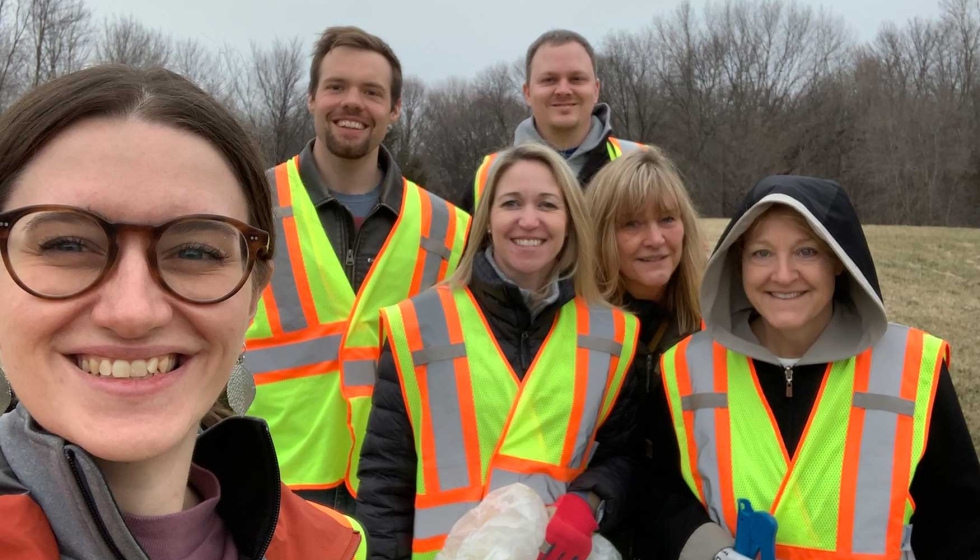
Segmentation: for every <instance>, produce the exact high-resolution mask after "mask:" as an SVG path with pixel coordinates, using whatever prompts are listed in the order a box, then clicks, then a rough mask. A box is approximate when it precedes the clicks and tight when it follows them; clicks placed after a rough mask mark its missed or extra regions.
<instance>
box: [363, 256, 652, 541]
mask: <svg viewBox="0 0 980 560" xmlns="http://www.w3.org/2000/svg"><path fill="white" fill-rule="evenodd" d="M470 289H471V291H472V293H473V296H474V298H475V299H476V302H477V304H478V305H479V306H480V309H481V310H482V311H483V314H484V315H485V316H486V318H487V322H488V323H489V324H490V330H491V331H492V332H493V335H494V337H495V338H496V339H497V342H498V344H499V345H500V349H501V351H502V352H503V353H504V355H505V356H506V357H507V360H508V361H509V362H510V365H511V367H512V368H513V369H514V372H515V373H516V374H517V375H518V377H520V378H521V379H523V377H524V374H525V373H526V372H527V370H528V368H529V367H530V365H531V362H532V361H533V360H534V357H535V355H536V354H537V352H538V350H539V348H540V347H541V344H542V343H543V342H544V340H545V338H546V337H547V335H548V332H549V331H550V330H551V326H552V324H553V323H554V320H555V316H556V314H557V312H558V310H559V309H561V307H562V306H563V305H564V304H565V303H567V302H569V301H571V300H572V299H573V298H574V293H573V288H572V286H571V283H570V282H568V281H565V282H561V283H560V284H559V297H558V301H556V302H555V303H553V304H551V305H549V306H548V307H547V308H545V309H544V310H543V311H541V313H540V314H539V315H538V316H537V317H536V318H535V319H534V320H533V321H532V320H531V313H530V312H529V311H528V309H527V307H526V305H525V304H524V300H523V299H522V297H521V294H520V291H519V290H518V288H517V287H516V286H514V285H512V284H509V283H506V282H504V281H503V280H501V279H500V278H499V276H497V274H496V272H495V271H494V270H493V268H492V266H491V265H490V264H489V263H488V262H487V261H486V259H485V257H484V256H483V255H482V254H481V255H479V256H478V257H477V260H476V262H475V263H474V273H473V281H472V283H471V285H470ZM638 388H639V385H638V383H637V375H636V373H635V371H631V372H629V374H628V375H627V378H626V382H625V385H624V387H623V389H622V391H621V393H620V396H619V399H618V400H617V401H616V404H615V405H614V407H613V410H612V413H611V414H610V416H609V418H608V419H607V420H606V422H605V424H603V425H602V427H601V428H599V431H598V433H597V435H596V441H597V442H598V443H599V445H598V447H597V450H596V453H595V456H594V457H593V458H592V462H591V463H590V464H589V468H588V470H587V471H586V472H584V473H583V474H582V475H581V476H579V477H578V478H577V479H575V480H574V481H573V482H572V484H571V485H570V486H569V491H573V492H594V493H595V494H596V495H598V496H599V497H600V498H601V499H603V500H605V515H604V517H603V520H602V523H601V527H600V530H601V531H602V532H603V533H606V532H608V531H612V530H614V529H615V528H616V526H617V525H618V524H619V523H621V522H622V520H623V518H624V517H625V516H627V515H628V514H629V511H630V510H631V506H630V501H631V500H630V498H631V486H632V483H633V479H634V476H635V473H636V472H637V470H638V468H639V450H640V449H642V443H641V442H642V434H640V433H639V431H638V430H636V429H634V427H635V426H636V417H637V404H638V400H637V391H638ZM373 404H374V408H373V409H372V411H371V418H370V420H369V421H368V429H367V437H366V439H365V441H364V447H363V449H362V451H361V463H360V469H359V470H358V476H359V477H360V480H361V485H360V488H359V490H358V495H357V513H356V517H357V520H358V521H359V522H361V523H362V524H363V526H364V529H365V532H366V533H367V534H368V535H369V537H368V550H369V556H370V558H372V559H373V560H382V559H384V560H395V559H398V560H401V559H407V558H409V557H410V556H411V554H412V526H413V522H414V518H415V482H416V470H417V467H418V459H417V456H416V454H415V444H414V439H413V435H412V426H411V424H410V422H409V419H408V413H407V411H406V408H405V401H404V400H403V398H402V391H401V386H400V384H399V381H398V373H397V371H396V369H395V364H394V361H393V358H392V354H391V350H390V348H389V347H388V346H387V344H386V345H385V348H384V350H383V351H382V354H381V360H380V363H379V367H378V381H377V384H376V385H375V388H374V400H373Z"/></svg>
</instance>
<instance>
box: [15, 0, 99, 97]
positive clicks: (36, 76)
mask: <svg viewBox="0 0 980 560" xmlns="http://www.w3.org/2000/svg"><path fill="white" fill-rule="evenodd" d="M25 1H27V2H28V7H27V14H28V27H27V33H28V36H29V38H30V45H31V49H32V52H31V57H30V59H31V63H32V64H31V66H32V69H31V71H30V77H31V79H30V83H31V84H32V86H36V85H38V84H40V83H41V82H44V81H46V80H49V79H51V78H54V77H57V76H60V75H61V74H66V73H69V72H73V71H75V70H78V69H80V68H81V67H82V66H83V65H84V64H85V62H86V61H87V60H88V56H89V46H90V45H89V43H90V40H91V21H90V19H91V15H90V13H89V11H88V8H86V7H85V4H84V2H83V1H82V0H25Z"/></svg>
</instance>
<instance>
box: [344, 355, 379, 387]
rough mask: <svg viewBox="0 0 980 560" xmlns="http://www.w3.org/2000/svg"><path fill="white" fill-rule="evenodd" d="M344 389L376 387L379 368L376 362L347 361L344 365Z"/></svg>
mask: <svg viewBox="0 0 980 560" xmlns="http://www.w3.org/2000/svg"><path fill="white" fill-rule="evenodd" d="M343 368H344V369H343V371H344V378H343V382H344V387H374V382H375V381H377V379H378V366H377V363H376V362H375V361H374V360H347V361H345V362H344V364H343Z"/></svg>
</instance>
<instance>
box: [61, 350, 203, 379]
mask: <svg viewBox="0 0 980 560" xmlns="http://www.w3.org/2000/svg"><path fill="white" fill-rule="evenodd" d="M186 359H187V358H186V356H183V355H182V354H164V355H162V356H153V357H151V358H148V359H146V360H132V361H130V360H114V359H112V358H106V357H103V356H93V355H89V354H86V355H80V356H75V365H76V366H78V369H80V370H82V371H84V372H86V373H88V374H89V375H92V376H95V377H114V378H117V379H129V378H143V377H153V376H154V375H162V374H165V373H170V372H172V371H173V370H175V369H177V368H179V367H180V366H182V365H183V364H184V362H185V361H186Z"/></svg>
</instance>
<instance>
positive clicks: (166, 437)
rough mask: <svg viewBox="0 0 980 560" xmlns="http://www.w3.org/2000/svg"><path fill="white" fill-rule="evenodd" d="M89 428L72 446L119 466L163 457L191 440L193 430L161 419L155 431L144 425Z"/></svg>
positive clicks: (170, 420) (93, 425)
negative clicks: (186, 440)
mask: <svg viewBox="0 0 980 560" xmlns="http://www.w3.org/2000/svg"><path fill="white" fill-rule="evenodd" d="M112 424H117V423H112ZM90 426H91V428H90V429H89V430H86V432H83V433H80V434H78V435H77V436H76V437H75V440H74V441H73V443H75V444H76V445H78V446H79V447H81V448H82V449H84V450H85V451H86V452H87V453H88V454H90V455H92V456H93V457H96V458H98V459H101V460H103V461H112V462H117V463H134V462H139V461H145V460H147V459H151V458H153V457H157V456H160V455H163V454H164V453H166V452H168V451H170V450H172V449H173V448H174V447H176V446H178V445H180V444H181V443H182V442H183V441H184V440H185V438H188V437H191V436H190V431H191V430H189V429H185V428H184V426H183V425H178V423H176V422H174V420H173V419H169V420H165V419H161V420H160V422H159V423H157V424H156V426H154V427H150V426H147V425H143V424H142V423H141V424H140V425H132V426H126V427H119V426H115V427H110V426H103V427H102V428H98V427H97V426H98V424H94V423H93V424H91V425H90ZM92 428H94V429H92ZM148 428H149V429H148ZM195 435H196V434H195Z"/></svg>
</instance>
